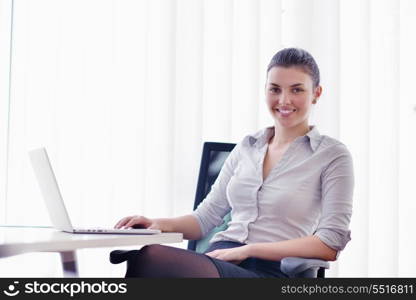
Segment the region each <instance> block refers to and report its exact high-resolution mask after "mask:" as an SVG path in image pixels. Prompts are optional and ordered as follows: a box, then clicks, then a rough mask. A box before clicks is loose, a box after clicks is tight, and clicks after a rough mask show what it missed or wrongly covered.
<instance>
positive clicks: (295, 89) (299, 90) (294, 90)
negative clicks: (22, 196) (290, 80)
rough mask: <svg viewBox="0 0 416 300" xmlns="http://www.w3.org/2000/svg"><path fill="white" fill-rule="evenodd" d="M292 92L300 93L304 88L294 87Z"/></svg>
mask: <svg viewBox="0 0 416 300" xmlns="http://www.w3.org/2000/svg"><path fill="white" fill-rule="evenodd" d="M292 92H293V93H295V94H299V93H301V92H303V89H301V88H294V89H293V90H292Z"/></svg>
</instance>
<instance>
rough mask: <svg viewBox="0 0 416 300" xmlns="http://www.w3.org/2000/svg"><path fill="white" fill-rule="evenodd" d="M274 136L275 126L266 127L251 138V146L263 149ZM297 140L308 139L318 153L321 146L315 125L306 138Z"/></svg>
mask: <svg viewBox="0 0 416 300" xmlns="http://www.w3.org/2000/svg"><path fill="white" fill-rule="evenodd" d="M273 135H274V126H270V127H266V128H264V129H263V130H261V131H260V132H259V133H258V134H255V135H251V136H249V141H250V145H252V146H255V147H257V148H262V147H263V146H264V145H265V144H266V143H267V142H268V141H269V140H270V138H271V137H272V136H273ZM297 139H307V140H308V141H309V144H310V146H311V148H312V151H314V152H315V151H316V148H317V147H318V146H319V143H320V140H321V134H320V133H319V131H318V129H317V128H316V126H315V125H312V126H309V132H308V133H307V134H305V135H304V136H301V137H297V138H296V139H295V141H296V140H297Z"/></svg>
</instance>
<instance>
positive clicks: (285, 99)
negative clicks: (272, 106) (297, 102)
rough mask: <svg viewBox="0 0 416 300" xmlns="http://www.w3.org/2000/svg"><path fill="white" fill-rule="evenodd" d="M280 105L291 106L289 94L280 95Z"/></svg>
mask: <svg viewBox="0 0 416 300" xmlns="http://www.w3.org/2000/svg"><path fill="white" fill-rule="evenodd" d="M279 102H280V105H284V104H289V103H290V96H289V94H288V93H287V92H284V91H283V92H282V93H281V94H280V101H279Z"/></svg>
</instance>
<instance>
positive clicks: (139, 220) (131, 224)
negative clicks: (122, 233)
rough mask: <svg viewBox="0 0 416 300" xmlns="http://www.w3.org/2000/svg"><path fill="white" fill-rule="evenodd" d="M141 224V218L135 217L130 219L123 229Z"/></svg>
mask: <svg viewBox="0 0 416 300" xmlns="http://www.w3.org/2000/svg"><path fill="white" fill-rule="evenodd" d="M142 222H143V218H142V217H135V218H132V219H130V221H128V222H127V223H126V224H125V225H124V227H125V228H130V227H133V225H136V224H141V223H142Z"/></svg>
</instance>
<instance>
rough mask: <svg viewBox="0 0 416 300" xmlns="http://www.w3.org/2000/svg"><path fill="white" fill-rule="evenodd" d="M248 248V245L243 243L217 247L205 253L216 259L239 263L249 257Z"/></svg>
mask: <svg viewBox="0 0 416 300" xmlns="http://www.w3.org/2000/svg"><path fill="white" fill-rule="evenodd" d="M248 250H249V247H248V245H245V246H241V247H236V248H228V249H217V250H214V251H211V252H208V253H205V254H206V255H208V256H211V257H213V258H216V259H221V260H225V261H228V262H231V263H233V264H239V263H240V262H242V261H243V260H245V259H246V258H248V257H249V253H248V252H249V251H248Z"/></svg>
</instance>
